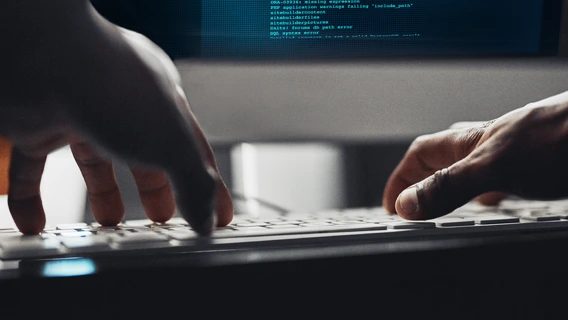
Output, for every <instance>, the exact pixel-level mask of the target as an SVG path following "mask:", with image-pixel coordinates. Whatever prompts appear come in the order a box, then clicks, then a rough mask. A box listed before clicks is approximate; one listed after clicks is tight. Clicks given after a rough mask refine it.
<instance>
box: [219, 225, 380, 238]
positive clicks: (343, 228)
mask: <svg viewBox="0 0 568 320" xmlns="http://www.w3.org/2000/svg"><path fill="white" fill-rule="evenodd" d="M386 229H387V226H386V225H383V224H376V223H368V224H367V223H365V224H363V223H362V224H353V225H338V226H317V227H301V228H289V229H288V228H284V229H264V230H259V229H254V230H246V228H243V229H239V230H237V231H235V230H218V231H215V232H214V233H213V235H212V237H213V238H234V237H259V236H271V235H274V236H281V235H286V234H306V233H325V232H350V231H371V230H386Z"/></svg>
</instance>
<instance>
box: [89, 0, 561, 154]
mask: <svg viewBox="0 0 568 320" xmlns="http://www.w3.org/2000/svg"><path fill="white" fill-rule="evenodd" d="M93 3H94V4H95V5H96V7H97V8H98V9H99V10H100V11H101V12H102V13H103V14H105V16H107V17H108V18H109V19H110V20H111V21H114V22H117V23H119V24H121V25H124V26H125V27H129V28H131V29H134V30H138V31H140V32H142V33H144V34H146V35H147V36H149V37H150V38H151V39H153V40H154V41H156V42H157V43H158V44H159V45H161V46H162V47H163V48H164V49H165V50H166V52H168V53H169V54H170V55H171V56H172V57H173V58H174V60H175V63H176V64H177V65H178V67H179V70H180V72H181V74H182V78H183V85H184V89H185V90H186V92H187V94H188V97H189V102H190V104H191V106H192V108H193V110H194V112H195V113H196V115H197V117H198V119H199V120H200V122H201V124H202V125H203V127H204V130H205V131H206V133H207V134H208V137H209V139H210V141H211V143H213V144H217V145H224V144H233V143H240V142H258V141H266V142H274V141H278V142H281V141H322V140H325V141H334V142H347V143H352V142H355V143H359V142H363V143H367V142H377V141H379V142H380V141H392V140H393V139H394V140H401V139H402V140H408V139H413V138H414V137H416V136H418V135H420V134H425V133H430V132H434V131H439V130H442V129H445V128H447V127H448V126H449V125H451V124H452V123H454V122H457V121H464V120H488V119H492V118H495V117H498V116H500V115H502V114H503V113H505V112H507V111H510V110H512V109H516V108H519V107H522V106H524V105H525V104H527V103H529V102H533V101H535V100H539V99H542V98H545V97H547V96H549V95H553V94H557V93H559V92H562V91H565V90H566V85H565V83H566V80H567V78H568V68H567V65H566V61H565V59H563V58H562V57H560V54H561V53H562V52H563V47H564V42H565V41H564V40H565V38H566V37H564V36H563V35H562V33H563V29H562V24H563V21H562V11H565V8H562V1H561V0H531V1H523V2H519V1H514V0H499V1H495V0H476V1H473V0H459V1H455V0H435V1H431V0H429V1H425V0H414V1H410V0H404V1H400V0H393V1H386V2H385V1H377V0H241V1H218V0H215V1H211V0H207V1H186V0H170V1H159V2H156V1H147V0H144V1H132V0H119V1H104V0H93ZM308 27H309V28H308Z"/></svg>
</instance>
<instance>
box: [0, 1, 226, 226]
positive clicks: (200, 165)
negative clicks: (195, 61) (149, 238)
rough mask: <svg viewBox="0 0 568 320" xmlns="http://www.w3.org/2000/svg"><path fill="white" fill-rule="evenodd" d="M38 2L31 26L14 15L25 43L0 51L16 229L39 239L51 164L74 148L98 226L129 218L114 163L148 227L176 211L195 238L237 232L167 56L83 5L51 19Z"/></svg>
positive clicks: (70, 5)
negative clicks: (123, 169)
mask: <svg viewBox="0 0 568 320" xmlns="http://www.w3.org/2000/svg"><path fill="white" fill-rule="evenodd" d="M27 2H29V1H22V2H20V3H17V2H13V3H11V4H9V5H8V10H10V8H9V6H10V5H13V6H19V5H20V4H22V6H24V5H25V3H27ZM32 4H34V5H35V6H34V8H35V9H33V10H32V11H34V10H35V11H34V12H31V13H30V14H29V19H30V20H33V19H35V20H34V21H33V22H31V21H27V20H26V18H25V17H24V16H26V15H22V16H17V19H20V20H13V21H10V20H9V19H10V18H9V17H8V18H7V19H8V23H7V24H6V25H15V26H16V29H17V30H18V31H19V32H20V34H18V35H17V36H16V37H14V38H10V36H8V37H7V42H8V43H10V44H11V47H12V48H14V50H12V51H8V53H6V52H4V53H2V54H0V58H1V59H0V61H2V62H3V64H4V65H5V66H6V68H5V69H4V71H5V72H4V73H3V75H0V80H1V82H0V84H1V85H0V134H2V135H4V136H6V137H7V138H9V140H10V141H11V142H12V144H13V152H12V158H11V166H10V181H9V183H10V187H9V194H8V205H9V208H10V212H11V214H12V217H13V219H14V222H15V223H16V225H17V227H18V228H19V230H20V231H21V232H22V233H24V234H37V233H39V232H41V231H42V230H43V228H44V226H45V221H46V218H45V212H44V210H43V206H42V201H41V195H40V193H39V186H40V181H41V176H42V173H43V168H44V165H45V161H46V157H47V155H48V154H49V153H50V152H51V151H53V150H55V149H57V148H59V147H62V146H64V145H67V144H70V145H71V150H72V152H73V155H74V157H75V159H76V161H77V164H78V166H79V169H80V170H81V173H82V174H83V177H84V179H85V183H86V186H87V190H88V194H89V201H90V205H91V209H92V212H93V216H94V218H95V220H96V221H97V222H99V223H100V224H102V225H105V226H108V225H116V224H118V223H120V222H121V221H122V219H123V218H124V205H123V203H122V198H121V195H120V191H119V188H118V186H117V182H116V179H115V176H114V170H113V164H112V161H113V159H121V160H125V161H127V162H128V163H129V165H130V168H131V171H132V174H133V177H134V180H135V182H136V185H137V187H138V191H139V194H140V200H141V202H142V204H143V207H144V210H145V213H146V215H147V216H148V218H149V219H151V220H153V221H155V222H166V221H168V220H169V219H170V218H172V217H173V215H174V214H175V211H176V208H177V209H178V211H179V212H180V214H181V215H182V216H183V217H184V218H185V219H186V220H187V221H188V222H189V224H190V225H191V226H192V227H193V229H194V230H196V231H197V232H199V233H200V234H209V233H210V232H211V231H212V230H213V228H214V227H215V225H220V226H224V225H227V224H228V223H230V221H231V220H232V217H233V204H232V201H231V197H230V194H229V191H228V190H227V187H226V186H225V184H224V183H223V181H222V180H221V178H220V175H219V172H218V169H217V165H216V162H215V157H214V155H213V152H212V150H211V147H210V145H209V143H208V142H207V140H206V138H205V135H204V133H203V131H202V129H201V128H200V127H199V124H198V122H197V120H196V118H195V116H194V114H193V113H192V111H191V109H190V107H189V104H188V102H187V99H186V97H185V94H184V92H183V90H182V89H181V86H180V77H179V74H178V73H177V70H176V68H175V66H174V64H173V62H172V61H171V59H169V57H168V56H167V55H166V54H165V53H164V52H163V51H162V50H161V49H160V48H158V47H157V46H156V45H155V44H154V43H152V42H151V41H150V40H148V39H147V38H145V37H143V36H142V35H140V34H137V33H134V32H132V31H128V30H124V29H121V28H118V27H117V26H116V25H114V24H112V23H110V22H108V21H107V20H105V19H104V18H102V17H101V16H100V15H99V14H98V13H97V12H96V11H95V10H94V9H93V8H92V6H90V3H89V2H88V1H82V0H72V1H61V2H58V3H57V4H54V3H51V4H46V5H45V8H43V9H44V10H45V11H46V14H42V13H41V12H40V11H41V10H42V8H38V7H42V6H43V5H44V4H42V3H40V2H37V1H33V3H32ZM57 6H61V7H59V8H56V7H57ZM20 9H22V8H20ZM63 14H67V15H65V16H62V15H63ZM22 17H24V18H22ZM70 17H72V18H70ZM38 19H39V20H40V21H38ZM42 19H44V20H45V21H42ZM42 22H46V23H42ZM37 25H41V26H42V27H41V28H40V29H38V28H37ZM24 26H26V27H24ZM27 26H30V27H27ZM6 62H9V63H6ZM215 212H216V214H215Z"/></svg>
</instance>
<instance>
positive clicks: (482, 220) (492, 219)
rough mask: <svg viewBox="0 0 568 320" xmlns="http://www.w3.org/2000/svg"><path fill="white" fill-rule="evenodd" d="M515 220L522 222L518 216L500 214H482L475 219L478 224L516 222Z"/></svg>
mask: <svg viewBox="0 0 568 320" xmlns="http://www.w3.org/2000/svg"><path fill="white" fill-rule="evenodd" d="M515 222H520V219H519V218H518V217H509V216H498V215H494V216H492V215H488V216H482V217H478V218H476V219H475V223H476V224H500V223H515Z"/></svg>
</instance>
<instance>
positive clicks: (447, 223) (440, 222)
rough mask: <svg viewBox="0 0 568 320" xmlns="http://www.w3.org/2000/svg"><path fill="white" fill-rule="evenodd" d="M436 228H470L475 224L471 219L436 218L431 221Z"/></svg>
mask: <svg viewBox="0 0 568 320" xmlns="http://www.w3.org/2000/svg"><path fill="white" fill-rule="evenodd" d="M433 222H435V223H436V225H437V226H438V227H461V226H471V225H474V224H475V221H474V220H473V219H462V218H437V219H435V220H433Z"/></svg>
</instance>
